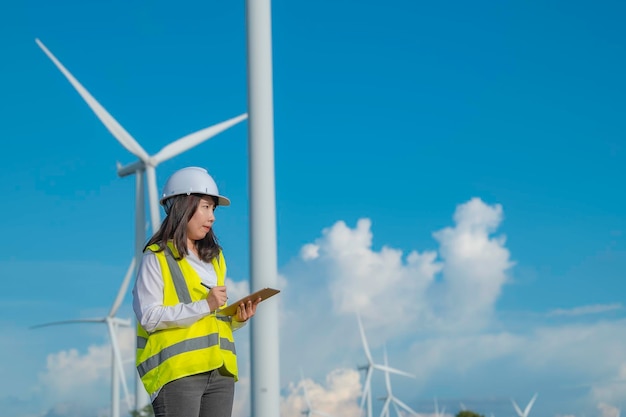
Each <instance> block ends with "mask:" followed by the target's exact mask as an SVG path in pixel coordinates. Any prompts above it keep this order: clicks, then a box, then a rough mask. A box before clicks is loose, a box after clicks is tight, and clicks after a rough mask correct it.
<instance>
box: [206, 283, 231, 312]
mask: <svg viewBox="0 0 626 417" xmlns="http://www.w3.org/2000/svg"><path fill="white" fill-rule="evenodd" d="M226 300H228V297H227V296H226V286H225V285H219V286H215V287H213V288H211V290H210V291H209V295H207V297H206V302H207V303H209V309H210V310H211V312H213V311H215V310H217V309H218V308H220V307H221V306H223V305H224V304H226Z"/></svg>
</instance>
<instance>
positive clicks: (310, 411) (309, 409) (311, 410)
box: [300, 369, 333, 417]
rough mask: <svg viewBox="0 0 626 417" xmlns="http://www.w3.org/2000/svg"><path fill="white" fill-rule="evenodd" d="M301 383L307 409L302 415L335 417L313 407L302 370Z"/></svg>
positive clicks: (308, 416)
mask: <svg viewBox="0 0 626 417" xmlns="http://www.w3.org/2000/svg"><path fill="white" fill-rule="evenodd" d="M300 382H301V383H302V393H303V394H304V402H305V403H306V408H305V409H304V410H302V414H304V415H305V416H306V417H311V416H312V415H314V414H317V415H318V416H322V417H333V416H331V415H330V414H328V413H325V412H323V411H319V410H316V409H314V408H312V407H311V400H310V399H309V394H308V392H307V389H306V384H305V382H304V375H303V374H302V369H300Z"/></svg>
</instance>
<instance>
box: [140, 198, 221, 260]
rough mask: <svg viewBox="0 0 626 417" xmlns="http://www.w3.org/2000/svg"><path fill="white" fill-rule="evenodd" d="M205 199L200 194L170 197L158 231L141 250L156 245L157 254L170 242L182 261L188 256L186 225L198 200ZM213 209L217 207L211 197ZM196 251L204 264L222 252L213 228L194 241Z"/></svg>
mask: <svg viewBox="0 0 626 417" xmlns="http://www.w3.org/2000/svg"><path fill="white" fill-rule="evenodd" d="M203 197H206V196H204V195H201V194H190V195H187V194H183V195H176V196H174V197H170V198H168V199H167V200H166V203H167V204H166V212H167V216H166V217H165V220H163V223H161V227H160V228H159V230H158V231H157V232H156V233H155V234H154V235H152V237H151V238H150V240H149V241H148V243H147V244H146V246H145V247H144V248H143V250H144V251H145V250H146V249H147V248H148V246H150V245H153V244H155V243H157V244H158V245H159V250H158V251H159V252H161V251H162V250H164V249H165V246H166V245H167V242H168V241H170V240H171V241H172V242H173V244H174V247H175V248H176V250H177V251H178V254H179V258H177V259H182V258H184V257H185V256H187V255H188V254H189V251H188V250H187V223H189V220H190V219H191V218H192V217H193V215H194V213H195V212H196V210H197V209H198V205H199V204H200V200H201V199H202V198H203ZM213 201H214V202H215V207H217V198H215V197H213ZM196 250H197V251H198V256H199V257H200V259H202V260H203V261H204V262H210V261H211V260H212V259H213V258H215V257H217V256H218V255H219V253H220V250H222V247H221V246H220V245H219V243H218V241H217V236H215V233H213V228H211V230H209V233H207V235H206V236H205V237H204V238H203V239H200V240H196Z"/></svg>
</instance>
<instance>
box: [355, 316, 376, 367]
mask: <svg viewBox="0 0 626 417" xmlns="http://www.w3.org/2000/svg"><path fill="white" fill-rule="evenodd" d="M356 318H357V320H358V322H359V331H360V332H361V342H362V343H363V350H364V351H365V356H366V357H367V362H368V363H369V364H372V363H373V362H374V361H373V360H372V354H371V353H370V348H369V347H368V346H367V339H366V338H365V330H363V323H361V315H360V314H358V313H357V315H356Z"/></svg>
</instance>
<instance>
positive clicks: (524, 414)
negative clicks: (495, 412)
mask: <svg viewBox="0 0 626 417" xmlns="http://www.w3.org/2000/svg"><path fill="white" fill-rule="evenodd" d="M536 399H537V394H536V393H535V395H533V398H531V399H530V402H529V403H528V405H526V408H524V412H522V410H521V409H520V408H519V406H518V405H517V403H516V402H515V400H513V399H511V402H512V403H513V407H515V412H516V413H517V415H518V416H519V417H528V414H529V413H530V409H531V408H533V404H534V403H535V400H536Z"/></svg>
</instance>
